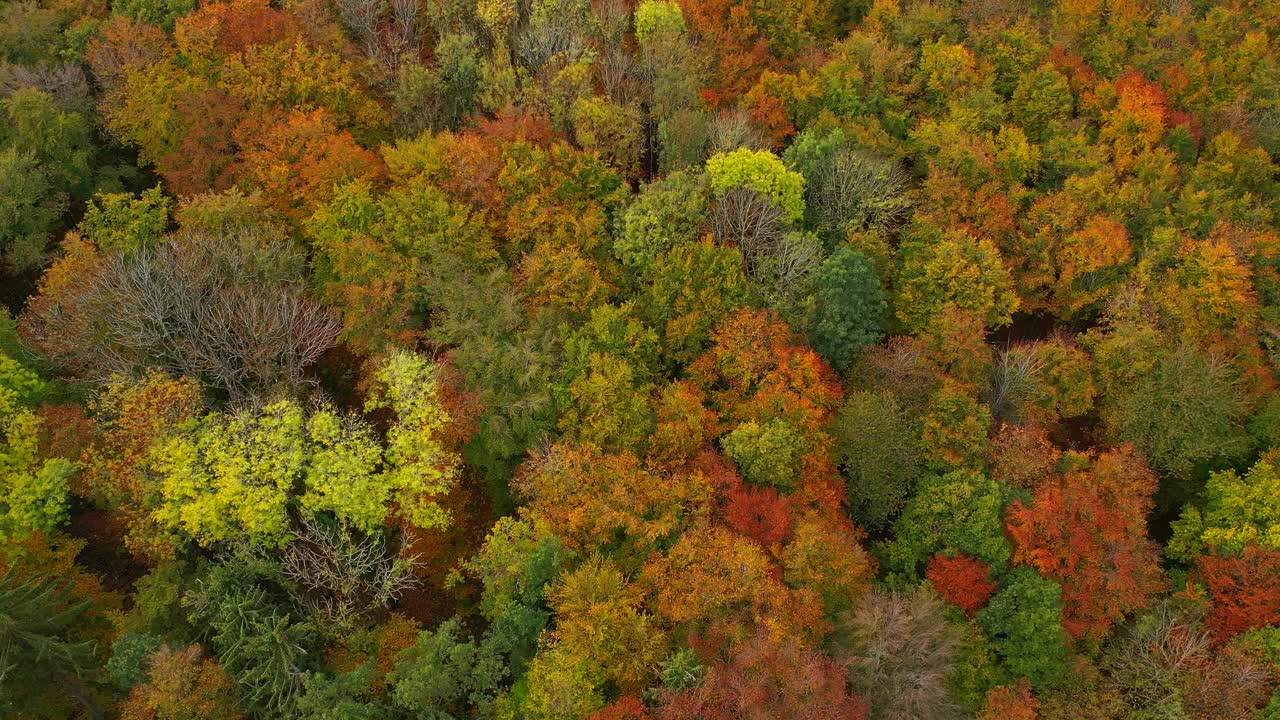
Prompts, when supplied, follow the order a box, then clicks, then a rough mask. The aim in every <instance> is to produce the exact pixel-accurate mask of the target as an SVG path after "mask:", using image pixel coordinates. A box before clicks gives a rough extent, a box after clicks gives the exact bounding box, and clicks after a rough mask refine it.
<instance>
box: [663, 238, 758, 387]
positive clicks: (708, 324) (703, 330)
mask: <svg viewBox="0 0 1280 720" xmlns="http://www.w3.org/2000/svg"><path fill="white" fill-rule="evenodd" d="M647 295H648V297H647V298H646V302H645V304H644V306H643V307H644V308H646V310H647V313H646V314H647V316H648V319H649V320H650V322H651V324H652V325H653V326H654V328H655V329H657V331H658V334H659V336H660V337H661V338H662V350H663V355H665V356H666V357H668V358H670V359H671V360H672V361H675V362H680V363H687V362H690V361H692V360H693V359H694V358H696V357H697V356H698V355H699V354H700V353H701V352H702V350H703V348H704V347H705V345H706V343H707V340H708V334H709V333H710V331H711V329H712V328H714V327H715V326H717V325H718V324H720V322H722V321H723V320H724V318H725V317H727V316H728V315H729V314H730V313H732V312H733V311H734V310H736V309H738V308H740V307H742V306H744V305H746V301H747V280H746V277H745V276H744V275H743V272H742V255H741V253H739V252H738V251H737V250H736V249H733V248H722V247H716V246H715V245H712V244H710V243H694V244H691V245H680V246H676V247H673V248H672V249H671V250H669V251H667V252H666V253H663V254H662V255H659V256H658V259H657V260H656V261H655V262H654V266H653V281H652V284H651V285H650V286H649V291H648V293H647Z"/></svg>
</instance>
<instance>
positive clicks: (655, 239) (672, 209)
mask: <svg viewBox="0 0 1280 720" xmlns="http://www.w3.org/2000/svg"><path fill="white" fill-rule="evenodd" d="M654 4H663V3H654ZM708 194H709V191H708V183H707V176H706V174H705V173H701V172H694V171H692V170H682V171H679V172H674V173H671V174H670V175H667V176H666V177H664V178H662V179H661V180H658V181H656V182H652V183H649V184H647V185H645V186H644V187H643V188H641V190H640V193H639V194H637V195H636V196H635V198H634V199H633V200H632V201H631V204H630V205H629V206H627V210H626V212H625V213H623V215H622V228H621V230H622V231H621V232H620V233H618V235H617V237H616V238H615V239H614V241H613V254H614V255H615V256H616V257H617V258H618V260H620V261H621V262H622V264H623V265H626V266H627V267H629V268H634V269H636V270H638V271H640V272H641V273H644V274H648V273H649V272H650V271H651V270H652V269H653V267H654V264H655V262H656V261H657V258H658V256H659V255H661V254H663V253H665V252H666V251H668V250H670V249H671V248H673V247H676V246H679V245H688V244H691V243H693V242H695V241H696V240H697V239H698V236H699V233H700V232H701V230H702V227H703V224H704V223H705V222H706V218H707V199H708V197H707V196H708Z"/></svg>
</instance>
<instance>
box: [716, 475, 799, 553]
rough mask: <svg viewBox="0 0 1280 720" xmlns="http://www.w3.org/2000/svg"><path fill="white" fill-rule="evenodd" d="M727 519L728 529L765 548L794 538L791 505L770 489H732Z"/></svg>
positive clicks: (741, 487) (746, 487)
mask: <svg viewBox="0 0 1280 720" xmlns="http://www.w3.org/2000/svg"><path fill="white" fill-rule="evenodd" d="M724 515H725V518H724V519H725V522H726V523H727V524H728V525H729V527H731V528H733V529H734V530H736V531H738V532H740V533H742V534H743V535H746V536H747V537H749V538H751V539H752V540H755V541H756V542H758V543H760V544H761V545H763V546H765V547H772V546H773V545H775V544H778V543H784V542H786V541H787V539H788V538H789V537H791V530H792V517H791V504H790V503H789V502H788V501H787V499H786V498H785V497H783V496H782V495H780V494H779V493H778V491H777V490H774V489H773V488H771V487H750V486H746V485H740V486H738V487H735V488H733V489H732V490H730V491H729V505H728V507H726V508H725V513H724Z"/></svg>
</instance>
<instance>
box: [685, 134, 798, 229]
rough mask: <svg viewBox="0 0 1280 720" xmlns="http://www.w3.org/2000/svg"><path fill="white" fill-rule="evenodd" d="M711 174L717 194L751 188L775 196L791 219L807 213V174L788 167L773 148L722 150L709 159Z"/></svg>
mask: <svg viewBox="0 0 1280 720" xmlns="http://www.w3.org/2000/svg"><path fill="white" fill-rule="evenodd" d="M707 175H708V176H709V177H710V178H711V189H712V191H714V192H715V193H716V195H724V193H725V192H726V191H728V190H732V189H734V188H748V189H750V190H755V191H756V192H759V193H763V194H764V195H767V196H768V197H769V198H771V199H772V200H773V201H774V202H776V203H777V204H778V206H779V207H781V208H782V210H783V212H785V213H786V217H787V219H788V220H790V221H791V222H798V221H799V220H800V219H801V218H803V217H804V176H803V175H801V174H800V173H798V172H795V171H793V170H788V169H787V166H786V165H784V164H783V163H782V160H780V159H779V158H778V156H777V155H774V154H773V153H771V152H768V151H765V150H751V149H749V148H739V149H737V150H734V151H732V152H728V153H720V154H719V155H715V156H713V157H711V159H709V160H707Z"/></svg>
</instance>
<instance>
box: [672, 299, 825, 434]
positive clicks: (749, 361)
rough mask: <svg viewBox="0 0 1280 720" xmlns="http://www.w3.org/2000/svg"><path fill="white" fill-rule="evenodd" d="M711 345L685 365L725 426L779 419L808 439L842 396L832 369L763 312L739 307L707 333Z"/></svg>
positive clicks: (822, 426)
mask: <svg viewBox="0 0 1280 720" xmlns="http://www.w3.org/2000/svg"><path fill="white" fill-rule="evenodd" d="M711 338H712V341H713V344H712V347H711V348H710V349H709V350H708V351H707V352H706V353H705V354H704V355H703V356H702V357H701V358H699V359H698V360H697V361H695V362H694V363H693V365H692V366H690V368H689V378H690V379H691V380H692V381H693V382H694V383H696V384H697V385H698V386H699V387H701V388H703V389H704V390H705V391H706V392H707V394H708V395H709V396H710V397H711V399H712V402H713V404H714V405H715V406H716V407H717V408H719V410H720V412H721V415H722V416H723V417H724V419H725V420H726V421H727V422H729V423H730V424H731V425H737V424H739V423H743V422H749V421H755V422H761V423H763V422H767V421H769V420H771V419H774V418H782V419H785V420H787V421H789V422H791V423H792V424H793V425H794V426H795V427H797V428H799V429H800V430H802V431H803V432H804V433H805V434H806V435H807V437H808V438H809V439H810V440H811V441H814V440H819V441H821V440H822V435H823V429H824V428H825V427H826V426H827V424H828V422H829V421H830V419H831V416H832V414H833V413H834V412H835V410H836V408H838V407H839V405H840V401H841V399H842V396H843V391H842V390H841V388H840V382H839V379H838V378H837V376H836V374H835V372H834V371H833V370H832V369H831V368H830V367H829V366H828V365H827V364H826V363H825V362H823V360H822V358H820V357H819V356H818V354H817V353H815V352H814V351H813V350H811V349H810V348H808V347H806V346H805V345H804V344H802V343H801V342H800V340H799V339H798V338H796V337H795V335H794V334H793V333H792V331H791V329H790V328H789V327H788V326H787V324H786V323H785V322H783V321H782V320H781V319H780V318H778V317H777V316H776V315H774V314H773V313H771V312H769V311H767V310H751V309H743V310H739V311H737V312H736V313H734V314H733V315H731V316H729V317H728V318H726V319H725V321H724V322H723V323H721V325H720V326H719V327H718V328H716V329H715V330H714V331H712V333H711Z"/></svg>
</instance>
